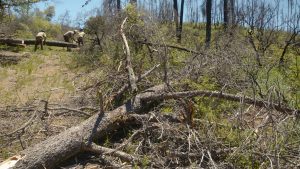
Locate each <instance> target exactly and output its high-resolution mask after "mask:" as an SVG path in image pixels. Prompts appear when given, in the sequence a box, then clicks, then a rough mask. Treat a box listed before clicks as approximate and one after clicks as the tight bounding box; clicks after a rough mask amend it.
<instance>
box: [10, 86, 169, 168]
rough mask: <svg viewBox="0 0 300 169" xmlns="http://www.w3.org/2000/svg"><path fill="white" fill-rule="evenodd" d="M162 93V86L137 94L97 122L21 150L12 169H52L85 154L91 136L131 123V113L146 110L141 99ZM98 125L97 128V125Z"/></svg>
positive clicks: (88, 121) (83, 125)
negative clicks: (81, 153) (77, 155)
mask: <svg viewBox="0 0 300 169" xmlns="http://www.w3.org/2000/svg"><path fill="white" fill-rule="evenodd" d="M164 89H165V87H164V86H163V85H159V86H155V87H153V88H150V89H149V90H147V91H145V92H143V93H141V94H138V95H137V96H136V97H135V98H134V99H131V100H129V101H128V102H127V103H126V104H124V105H122V106H120V107H118V108H116V109H115V110H113V111H109V112H106V113H105V114H104V116H103V117H100V118H99V115H98V114H96V115H94V116H92V117H90V118H89V119H87V120H86V121H84V122H83V123H81V124H80V125H79V126H76V127H72V128H70V129H68V130H66V131H64V132H62V133H60V134H58V135H56V136H53V137H50V138H48V139H47V140H45V141H43V142H41V143H39V144H37V145H35V146H33V147H31V148H28V149H26V150H24V151H23V152H21V155H22V158H21V159H20V160H19V161H18V163H17V164H16V166H15V168H20V169H21V168H22V169H24V168H28V169H29V168H30V169H44V168H47V169H51V168H55V167H56V166H57V165H58V164H59V163H60V162H62V161H64V160H66V159H67V158H69V157H72V156H74V155H76V154H78V153H79V152H82V151H84V150H85V149H86V147H87V143H88V141H89V140H90V137H91V135H93V136H94V138H97V139H102V136H103V135H104V134H106V133H108V132H109V131H113V130H116V129H117V128H120V127H122V126H120V124H124V123H129V122H132V121H133V120H134V117H132V116H130V112H133V111H135V112H138V111H140V110H141V109H142V108H143V109H144V108H145V107H144V106H141V105H140V103H141V102H140V99H141V98H143V97H149V96H150V95H152V94H158V93H161V92H163V91H164ZM157 92H158V93H157ZM98 123H100V124H99V125H98ZM95 126H96V127H95ZM92 133H93V134H92Z"/></svg>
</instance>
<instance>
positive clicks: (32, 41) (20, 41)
mask: <svg viewBox="0 0 300 169" xmlns="http://www.w3.org/2000/svg"><path fill="white" fill-rule="evenodd" d="M0 44H6V45H8V46H15V45H16V44H24V45H34V44H35V39H24V40H23V39H10V38H0ZM46 45H47V46H57V47H70V48H77V44H74V43H68V42H62V41H46Z"/></svg>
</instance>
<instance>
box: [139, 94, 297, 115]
mask: <svg viewBox="0 0 300 169" xmlns="http://www.w3.org/2000/svg"><path fill="white" fill-rule="evenodd" d="M196 96H202V97H216V98H220V99H225V100H229V101H236V102H239V101H241V100H243V102H244V103H247V104H252V105H255V106H259V107H264V108H271V109H275V110H277V111H279V112H286V113H289V114H293V113H299V110H296V109H293V108H289V107H285V106H283V105H280V104H275V103H270V102H267V101H263V100H257V99H253V98H251V97H248V96H239V95H233V94H228V93H223V92H219V91H205V90H204V91H201V90H194V91H185V92H174V93H160V94H156V95H148V96H146V97H143V98H141V101H152V100H163V99H178V98H184V97H196Z"/></svg>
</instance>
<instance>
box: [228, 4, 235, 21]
mask: <svg viewBox="0 0 300 169" xmlns="http://www.w3.org/2000/svg"><path fill="white" fill-rule="evenodd" d="M234 4H235V0H230V9H229V12H230V21H229V23H230V25H234V24H235V14H234V13H235V10H234Z"/></svg>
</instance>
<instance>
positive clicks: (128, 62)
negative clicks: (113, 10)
mask: <svg viewBox="0 0 300 169" xmlns="http://www.w3.org/2000/svg"><path fill="white" fill-rule="evenodd" d="M126 20H127V18H125V19H124V21H123V22H122V24H121V28H120V33H121V36H122V39H123V43H124V45H125V51H126V69H127V71H128V79H129V84H130V87H131V91H132V92H137V85H136V79H135V75H134V71H133V68H132V65H131V56H130V49H129V46H128V42H127V39H126V36H125V33H124V25H125V23H126Z"/></svg>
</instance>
